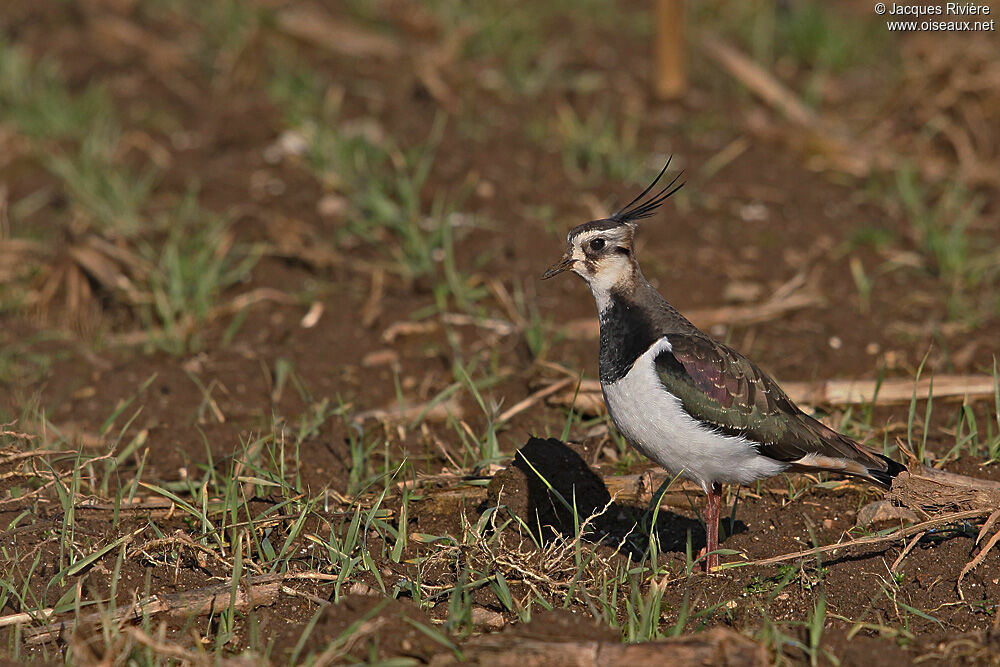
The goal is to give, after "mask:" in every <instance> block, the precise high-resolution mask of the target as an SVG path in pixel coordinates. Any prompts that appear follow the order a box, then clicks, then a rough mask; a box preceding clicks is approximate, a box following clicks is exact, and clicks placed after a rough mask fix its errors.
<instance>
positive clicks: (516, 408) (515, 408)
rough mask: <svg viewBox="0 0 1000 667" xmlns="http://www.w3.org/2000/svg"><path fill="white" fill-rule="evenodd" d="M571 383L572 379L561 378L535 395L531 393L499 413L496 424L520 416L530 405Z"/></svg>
mask: <svg viewBox="0 0 1000 667" xmlns="http://www.w3.org/2000/svg"><path fill="white" fill-rule="evenodd" d="M572 382H573V378H563V379H562V380H560V381H558V382H556V383H555V384H551V385H549V386H548V387H544V388H542V389H539V390H538V391H536V392H535V393H533V394H532V395H531V396H528V397H527V398H525V399H523V400H521V401H518V402H517V403H515V404H514V405H512V406H510V408H508V409H507V410H504V411H503V412H502V413H500V416H499V417H498V418H497V422H499V423H501V424H502V423H503V422H505V421H509V420H510V419H511V418H512V417H514V416H515V415H519V414H521V413H522V412H524V411H525V410H527V409H528V408H530V407H531V406H532V405H534V404H535V403H537V402H538V401H540V400H542V399H543V398H545V397H546V396H548V395H549V394H554V393H556V392H557V391H559V390H560V389H562V388H563V387H565V386H567V385H569V384H570V383H572Z"/></svg>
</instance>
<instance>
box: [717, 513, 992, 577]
mask: <svg viewBox="0 0 1000 667" xmlns="http://www.w3.org/2000/svg"><path fill="white" fill-rule="evenodd" d="M991 511H992V510H989V509H977V510H968V511H965V512H955V513H954V514H946V515H944V516H940V517H937V518H934V519H931V520H929V521H924V522H923V523H918V524H915V525H913V526H908V527H906V528H901V529H899V530H897V531H895V532H893V533H890V534H888V535H879V536H876V537H859V538H858V539H855V540H849V541H847V542H838V543H837V544H828V545H826V546H822V547H814V548H812V549H806V550H805V551H796V552H794V553H788V554H783V555H781V556H773V557H771V558H762V559H760V560H751V561H745V562H742V563H723V564H721V565H720V566H719V569H720V570H726V569H729V568H733V567H747V566H748V565H773V564H774V563H784V562H786V561H790V560H798V559H800V558H811V557H813V556H816V555H819V554H825V553H830V552H831V551H840V550H846V549H853V548H856V547H864V546H873V545H877V544H888V543H890V542H895V541H897V540H901V539H904V538H907V537H910V536H911V535H916V534H917V533H922V532H925V531H927V530H928V529H930V528H936V527H938V526H943V525H947V524H949V523H954V522H955V521H961V520H962V519H972V518H976V517H981V516H985V515H987V514H989V513H990V512H991Z"/></svg>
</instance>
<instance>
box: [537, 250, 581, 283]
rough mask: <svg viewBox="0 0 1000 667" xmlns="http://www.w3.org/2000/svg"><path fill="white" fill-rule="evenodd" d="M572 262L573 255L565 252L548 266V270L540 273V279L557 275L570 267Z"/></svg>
mask: <svg viewBox="0 0 1000 667" xmlns="http://www.w3.org/2000/svg"><path fill="white" fill-rule="evenodd" d="M574 263H576V260H575V259H573V256H572V255H570V254H569V253H566V254H565V255H563V256H562V259H560V260H559V261H558V262H556V263H555V264H553V265H552V266H550V267H549V268H548V270H547V271H546V272H545V273H543V274H542V280H548V279H549V278H551V277H552V276H558V275H559V274H560V273H562V272H563V271H568V270H569V269H572V268H573V264H574Z"/></svg>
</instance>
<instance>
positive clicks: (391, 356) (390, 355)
mask: <svg viewBox="0 0 1000 667" xmlns="http://www.w3.org/2000/svg"><path fill="white" fill-rule="evenodd" d="M398 363H399V353H398V352H396V351H395V350H390V349H388V348H386V349H384V350H375V351H374V352H369V353H368V354H366V355H365V356H364V357H362V358H361V365H362V366H363V367H364V368H372V367H374V366H389V365H392V364H398Z"/></svg>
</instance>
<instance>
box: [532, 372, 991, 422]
mask: <svg viewBox="0 0 1000 667" xmlns="http://www.w3.org/2000/svg"><path fill="white" fill-rule="evenodd" d="M780 384H781V388H782V389H784V391H785V393H786V394H788V397H789V398H791V399H792V400H793V401H794V402H795V403H798V404H800V405H831V406H839V405H859V404H867V403H872V401H873V399H874V403H875V404H876V405H891V404H894V403H906V402H909V401H910V400H911V399H912V398H913V392H914V390H916V395H917V398H926V397H927V395H928V392H929V391H930V388H931V384H930V380H929V379H927V380H923V379H922V380H920V381H918V382H916V383H914V381H913V380H911V379H909V378H899V379H890V380H883V381H882V382H881V383H879V382H878V381H876V380H825V381H822V382H781V383H780ZM876 392H877V393H876ZM993 392H994V379H993V377H992V376H989V375H938V376H935V377H934V384H933V397H934V398H935V399H940V398H956V399H957V398H966V399H973V398H988V397H990V396H992V395H993ZM547 402H548V403H549V404H550V405H555V406H558V407H567V408H568V407H570V406H572V407H573V408H574V409H575V410H576V411H577V412H580V413H581V414H585V415H602V414H604V413H605V412H606V411H607V408H606V407H605V405H604V395H603V394H602V393H601V384H600V382H598V381H597V380H584V381H583V382H581V383H580V390H579V392H576V391H573V392H569V391H564V392H562V393H556V394H554V395H552V396H550V397H549V399H548V401H547Z"/></svg>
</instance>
